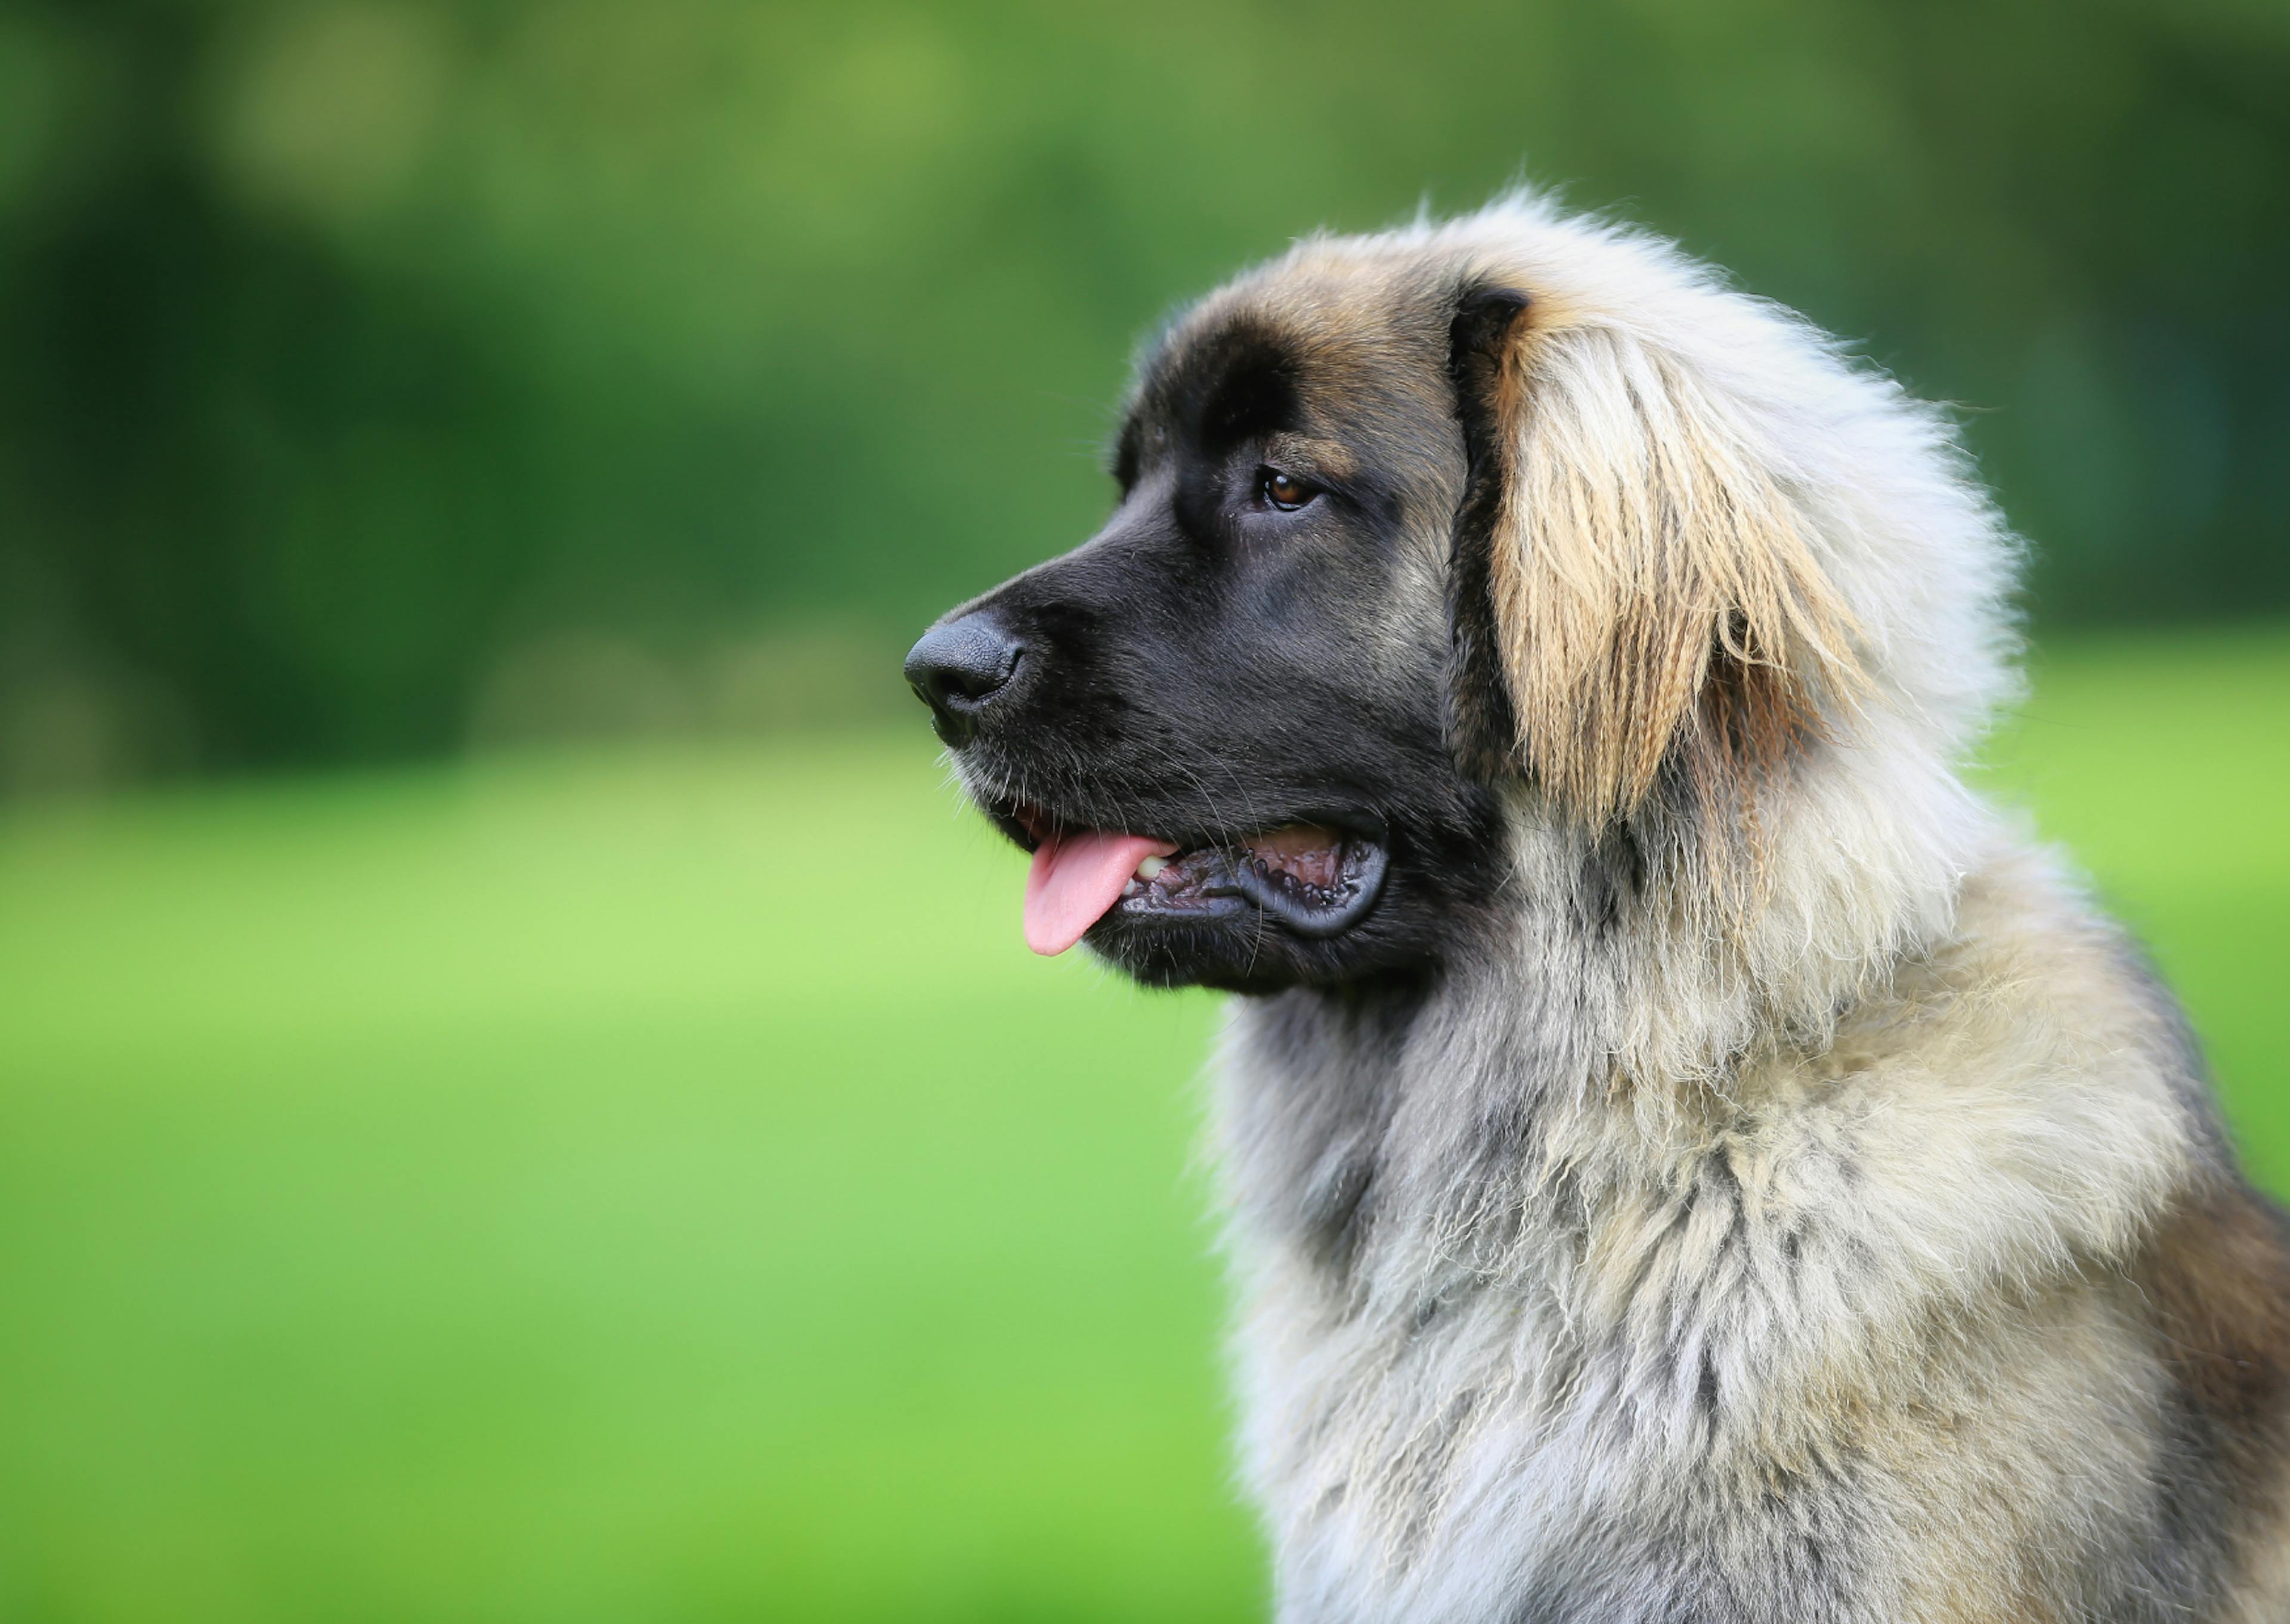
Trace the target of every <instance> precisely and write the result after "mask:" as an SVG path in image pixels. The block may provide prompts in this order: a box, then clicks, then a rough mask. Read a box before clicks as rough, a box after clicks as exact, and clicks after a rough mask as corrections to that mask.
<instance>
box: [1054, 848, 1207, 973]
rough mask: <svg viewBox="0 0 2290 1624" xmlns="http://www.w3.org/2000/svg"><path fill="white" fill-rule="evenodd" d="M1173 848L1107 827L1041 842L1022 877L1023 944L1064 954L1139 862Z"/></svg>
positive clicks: (1101, 914) (1166, 853) (1110, 903)
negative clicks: (1024, 938)
mask: <svg viewBox="0 0 2290 1624" xmlns="http://www.w3.org/2000/svg"><path fill="white" fill-rule="evenodd" d="M1176 849H1177V848H1176V847H1174V846H1173V845H1171V844H1168V843H1167V842H1166V841H1163V840H1148V839H1146V838H1145V836H1142V835H1120V834H1114V833H1111V832H1109V831H1108V830H1105V829H1085V830H1084V831H1082V832H1081V833H1079V834H1075V835H1063V836H1051V837H1050V838H1049V839H1047V840H1045V841H1043V842H1042V844H1040V845H1038V846H1037V847H1036V848H1035V849H1034V871H1033V872H1032V873H1031V874H1029V875H1028V876H1026V945H1027V946H1028V947H1029V948H1032V949H1033V950H1034V951H1035V952H1037V953H1043V954H1058V953H1062V952H1064V951H1065V950H1066V949H1067V948H1070V947H1072V946H1073V945H1074V943H1076V942H1077V941H1079V940H1081V939H1082V937H1083V936H1084V935H1085V933H1087V932H1088V930H1089V927H1090V926H1092V925H1093V924H1096V923H1097V922H1098V921H1099V920H1100V919H1101V918H1102V917H1104V915H1105V910H1106V909H1107V908H1111V907H1112V906H1113V904H1114V902H1115V900H1117V899H1118V898H1119V897H1120V895H1121V888H1122V887H1123V886H1124V885H1125V884H1128V883H1129V876H1131V875H1133V874H1134V873H1135V872H1136V871H1137V865H1138V864H1139V863H1141V862H1142V861H1144V860H1145V859H1147V858H1149V857H1167V856H1170V855H1171V854H1172V853H1173V852H1175V851H1176Z"/></svg>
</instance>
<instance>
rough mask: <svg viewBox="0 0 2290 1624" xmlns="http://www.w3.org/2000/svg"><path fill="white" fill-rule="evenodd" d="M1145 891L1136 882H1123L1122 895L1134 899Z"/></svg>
mask: <svg viewBox="0 0 2290 1624" xmlns="http://www.w3.org/2000/svg"><path fill="white" fill-rule="evenodd" d="M1144 889H1145V888H1144V887H1143V886H1142V885H1140V884H1138V883H1137V882H1136V881H1135V880H1124V881H1122V882H1121V894H1122V895H1123V896H1125V897H1133V896H1135V895H1136V894H1137V893H1138V892H1141V891H1142V890H1144Z"/></svg>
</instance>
